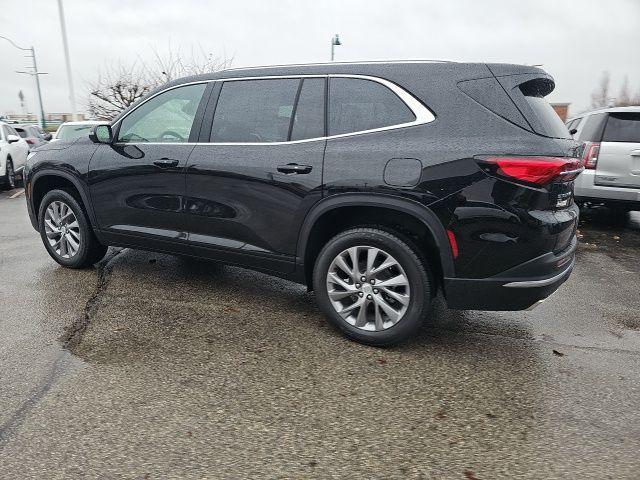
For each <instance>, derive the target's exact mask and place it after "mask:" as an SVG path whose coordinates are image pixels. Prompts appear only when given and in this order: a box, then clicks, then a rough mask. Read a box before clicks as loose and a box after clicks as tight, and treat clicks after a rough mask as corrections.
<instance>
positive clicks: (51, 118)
mask: <svg viewBox="0 0 640 480" xmlns="http://www.w3.org/2000/svg"><path fill="white" fill-rule="evenodd" d="M76 117H77V119H78V120H86V118H85V115H84V114H83V113H78V114H76ZM44 120H45V122H46V123H47V125H59V124H61V123H63V122H70V121H72V120H73V114H71V113H46V114H45V115H44ZM3 121H5V122H12V123H27V124H29V123H33V124H36V123H38V116H37V115H36V114H34V113H7V114H6V115H5V116H4V118H3Z"/></svg>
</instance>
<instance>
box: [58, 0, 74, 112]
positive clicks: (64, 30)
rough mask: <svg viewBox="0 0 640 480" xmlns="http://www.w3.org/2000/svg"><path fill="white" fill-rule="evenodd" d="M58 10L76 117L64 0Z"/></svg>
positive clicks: (72, 105) (59, 4) (60, 1)
mask: <svg viewBox="0 0 640 480" xmlns="http://www.w3.org/2000/svg"><path fill="white" fill-rule="evenodd" d="M58 12H59V13H60V29H61V30H62V45H63V47H64V59H65V63H66V65H67V80H68V82H69V100H70V102H71V116H72V119H73V120H77V118H76V95H75V93H74V91H73V77H72V76H71V60H70V59H69V44H68V42H67V27H66V25H65V22H64V8H63V6H62V0H58Z"/></svg>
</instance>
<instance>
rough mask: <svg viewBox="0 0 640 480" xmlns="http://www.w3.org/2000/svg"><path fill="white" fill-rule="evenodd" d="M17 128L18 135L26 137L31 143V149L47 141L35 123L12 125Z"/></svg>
mask: <svg viewBox="0 0 640 480" xmlns="http://www.w3.org/2000/svg"><path fill="white" fill-rule="evenodd" d="M12 126H13V128H15V130H16V132H18V135H20V136H21V137H22V138H24V139H25V141H26V142H27V144H28V145H29V151H31V150H35V149H36V148H38V147H39V146H41V145H44V144H45V143H47V141H46V140H45V139H44V136H43V135H42V134H41V133H40V131H39V130H38V128H37V127H35V126H34V125H12Z"/></svg>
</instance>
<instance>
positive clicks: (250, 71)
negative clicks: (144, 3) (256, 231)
mask: <svg viewBox="0 0 640 480" xmlns="http://www.w3.org/2000/svg"><path fill="white" fill-rule="evenodd" d="M487 67H488V68H489V69H491V71H492V72H493V73H494V74H495V75H497V76H501V75H512V74H522V73H542V74H546V72H544V71H543V70H541V69H540V68H537V67H535V66H528V65H516V64H507V63H475V62H453V61H448V60H381V61H378V60H370V61H360V62H329V63H305V64H291V65H268V66H257V67H238V68H235V67H234V68H227V69H224V70H220V71H217V72H211V73H203V74H199V75H192V76H190V77H183V78H178V79H175V80H173V81H171V82H169V83H167V84H165V85H162V86H161V87H160V88H159V89H164V88H167V87H170V86H174V85H181V84H185V83H193V82H200V81H210V80H225V79H231V78H240V77H264V76H287V75H293V76H295V75H305V74H306V75H331V74H351V75H358V74H359V75H380V76H383V77H384V75H385V74H388V73H390V72H403V71H405V72H407V73H411V72H415V71H416V69H418V68H424V69H428V70H432V71H459V72H464V71H469V72H474V73H477V72H478V71H479V70H481V72H482V74H484V75H487V74H488V75H491V74H490V73H489V72H488V71H487ZM159 89H158V90H159Z"/></svg>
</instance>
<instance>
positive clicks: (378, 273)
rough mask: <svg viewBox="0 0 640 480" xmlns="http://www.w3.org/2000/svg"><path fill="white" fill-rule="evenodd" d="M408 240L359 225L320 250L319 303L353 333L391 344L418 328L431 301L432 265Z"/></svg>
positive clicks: (316, 284) (316, 271) (315, 279)
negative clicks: (430, 267)
mask: <svg viewBox="0 0 640 480" xmlns="http://www.w3.org/2000/svg"><path fill="white" fill-rule="evenodd" d="M409 243H410V242H409V241H408V240H406V239H403V238H401V236H400V235H397V234H393V233H391V232H388V231H386V230H381V229H377V228H354V229H351V230H347V231H344V232H342V233H340V234H338V235H336V236H335V237H334V238H332V239H331V240H330V241H329V242H328V243H327V244H326V245H325V247H324V248H323V249H322V251H321V252H320V254H319V255H318V258H317V260H316V265H315V269H314V273H313V286H314V290H315V293H316V298H317V301H318V305H319V306H320V308H321V309H322V311H323V312H324V313H325V314H326V315H327V317H328V318H329V320H330V321H331V322H332V323H333V324H335V325H336V326H338V327H339V328H340V329H341V330H342V331H343V332H344V333H345V334H346V335H347V336H349V337H350V338H352V339H354V340H357V341H359V342H362V343H366V344H369V345H392V344H396V343H399V342H402V341H405V340H407V339H408V338H410V337H411V336H412V335H414V334H415V333H416V332H417V331H418V330H419V328H420V326H421V325H422V322H423V319H424V317H425V316H426V314H427V311H428V308H429V305H430V302H431V287H430V281H429V271H428V268H429V267H428V265H426V262H425V261H424V260H423V259H422V257H421V256H420V255H419V254H418V253H417V252H416V251H415V249H414V248H412V247H411V246H410V245H409Z"/></svg>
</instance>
